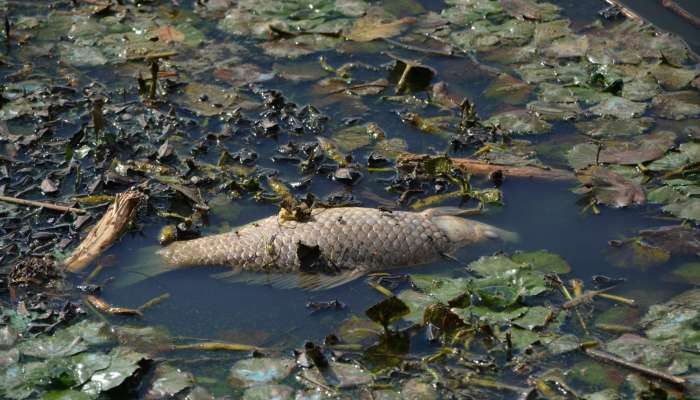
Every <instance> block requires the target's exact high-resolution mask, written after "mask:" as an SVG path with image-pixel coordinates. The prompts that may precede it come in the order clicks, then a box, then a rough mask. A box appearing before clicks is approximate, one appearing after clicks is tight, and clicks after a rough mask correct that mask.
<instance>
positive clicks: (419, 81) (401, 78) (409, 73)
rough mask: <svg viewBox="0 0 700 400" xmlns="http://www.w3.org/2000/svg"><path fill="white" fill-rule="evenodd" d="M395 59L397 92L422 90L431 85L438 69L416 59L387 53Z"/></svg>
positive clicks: (393, 72)
mask: <svg viewBox="0 0 700 400" xmlns="http://www.w3.org/2000/svg"><path fill="white" fill-rule="evenodd" d="M387 55H388V56H389V57H391V58H392V59H393V60H394V69H393V70H392V76H394V77H396V93H398V94H400V93H403V92H404V91H406V90H410V91H415V90H421V89H424V88H426V87H428V86H429V85H430V82H431V81H432V80H433V78H434V77H435V75H437V71H436V70H435V69H433V68H431V67H428V66H426V65H422V64H420V63H418V62H416V61H412V60H407V59H404V58H400V57H398V56H396V55H394V54H391V53H387Z"/></svg>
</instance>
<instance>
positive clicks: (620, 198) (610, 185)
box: [574, 165, 646, 208]
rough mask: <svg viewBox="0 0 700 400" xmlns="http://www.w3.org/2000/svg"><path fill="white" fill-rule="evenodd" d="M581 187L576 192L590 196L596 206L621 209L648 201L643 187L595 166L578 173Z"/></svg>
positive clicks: (607, 169)
mask: <svg viewBox="0 0 700 400" xmlns="http://www.w3.org/2000/svg"><path fill="white" fill-rule="evenodd" d="M576 177H577V178H578V179H579V181H580V182H581V186H580V187H578V188H577V189H575V190H574V192H576V193H579V194H586V195H588V196H590V197H591V198H592V199H593V200H594V201H595V202H596V204H605V205H608V206H610V207H614V208H620V207H628V206H632V205H641V204H644V202H645V201H646V197H645V194H644V191H643V190H642V188H641V186H640V185H639V184H637V183H635V182H633V181H632V180H631V179H628V178H626V177H625V176H622V175H621V174H618V173H616V172H614V171H612V170H611V169H609V168H605V167H601V166H597V165H593V166H590V167H588V168H585V169H583V170H580V171H578V172H577V174H576Z"/></svg>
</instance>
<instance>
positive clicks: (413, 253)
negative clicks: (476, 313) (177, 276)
mask: <svg viewBox="0 0 700 400" xmlns="http://www.w3.org/2000/svg"><path fill="white" fill-rule="evenodd" d="M460 213H461V210H460V209H456V208H432V209H428V210H425V211H422V212H408V211H386V210H379V209H374V208H363V207H341V208H320V209H314V210H312V212H311V215H310V216H309V218H308V220H306V221H303V222H302V221H294V220H291V221H290V220H282V219H280V218H278V216H271V217H268V218H264V219H261V220H258V221H255V222H252V223H249V224H247V225H245V226H243V227H240V228H238V229H236V230H234V231H232V232H228V233H223V234H218V235H213V236H207V237H202V238H199V239H194V240H188V241H181V242H175V243H172V244H170V245H169V246H167V247H165V248H163V249H161V250H160V251H158V253H159V254H160V256H161V258H162V259H163V260H164V261H165V262H166V264H167V265H169V266H171V267H185V266H230V267H231V268H232V271H230V272H226V273H224V274H218V277H219V278H224V279H228V280H231V281H236V282H247V283H251V284H266V285H271V286H274V287H278V288H293V287H301V288H304V289H308V290H322V289H329V288H333V287H336V286H340V285H342V284H345V283H347V282H350V281H352V280H354V279H356V278H359V277H360V276H363V275H364V274H366V273H369V272H376V271H383V270H386V269H387V268H391V267H399V266H411V265H417V264H424V263H427V262H430V261H434V260H436V259H439V258H440V257H443V256H448V255H450V254H451V253H453V252H454V251H456V250H457V249H459V248H461V247H464V246H467V245H470V244H474V243H478V242H482V241H485V240H489V239H502V240H507V241H513V240H516V238H517V236H516V234H514V233H512V232H508V231H505V230H502V229H499V228H496V227H494V226H491V225H488V224H485V223H482V222H477V221H473V220H468V219H464V218H461V217H459V215H460Z"/></svg>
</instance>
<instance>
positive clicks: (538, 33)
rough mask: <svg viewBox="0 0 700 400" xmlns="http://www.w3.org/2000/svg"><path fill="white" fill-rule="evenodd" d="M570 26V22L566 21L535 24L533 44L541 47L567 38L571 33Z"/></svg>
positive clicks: (559, 20)
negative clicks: (555, 40)
mask: <svg viewBox="0 0 700 400" xmlns="http://www.w3.org/2000/svg"><path fill="white" fill-rule="evenodd" d="M570 24H571V21H569V20H568V19H558V20H554V21H549V22H539V23H537V24H536V25H535V34H534V42H535V44H536V45H538V46H541V45H543V44H546V43H551V42H552V41H553V40H554V39H559V38H561V37H564V36H568V35H569V34H570V33H571V28H570V27H569V25H570Z"/></svg>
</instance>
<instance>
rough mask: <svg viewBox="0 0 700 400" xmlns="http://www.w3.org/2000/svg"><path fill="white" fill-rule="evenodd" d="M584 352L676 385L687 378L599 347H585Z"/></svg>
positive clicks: (682, 382)
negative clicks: (618, 355)
mask: <svg viewBox="0 0 700 400" xmlns="http://www.w3.org/2000/svg"><path fill="white" fill-rule="evenodd" d="M584 353H586V354H587V355H589V356H591V357H593V358H597V359H600V360H603V361H606V362H610V363H612V364H615V365H618V366H621V367H625V368H629V369H631V370H633V371H636V372H639V373H641V374H644V375H648V376H651V377H653V378H656V379H661V380H664V381H666V382H670V383H673V384H676V385H684V384H685V383H686V380H685V379H684V378H681V377H678V376H674V375H670V374H667V373H665V372H662V371H657V370H655V369H652V368H649V367H646V366H644V365H641V364H638V363H635V362H630V361H626V360H623V359H622V358H619V357H616V356H614V355H612V354H610V353H607V352H605V351H602V350H599V349H585V350H584Z"/></svg>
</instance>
